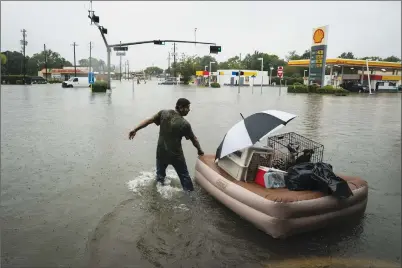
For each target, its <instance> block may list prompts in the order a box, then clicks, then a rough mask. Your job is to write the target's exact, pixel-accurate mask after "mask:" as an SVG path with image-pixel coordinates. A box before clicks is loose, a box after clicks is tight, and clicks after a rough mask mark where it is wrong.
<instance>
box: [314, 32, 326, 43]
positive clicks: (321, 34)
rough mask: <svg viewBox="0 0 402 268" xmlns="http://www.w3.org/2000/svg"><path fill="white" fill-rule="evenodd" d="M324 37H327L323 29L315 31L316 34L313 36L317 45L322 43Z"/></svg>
mask: <svg viewBox="0 0 402 268" xmlns="http://www.w3.org/2000/svg"><path fill="white" fill-rule="evenodd" d="M324 37H325V33H324V31H323V30H322V29H317V30H315V31H314V34H313V41H314V43H315V44H319V43H321V42H322V40H323V39H324Z"/></svg>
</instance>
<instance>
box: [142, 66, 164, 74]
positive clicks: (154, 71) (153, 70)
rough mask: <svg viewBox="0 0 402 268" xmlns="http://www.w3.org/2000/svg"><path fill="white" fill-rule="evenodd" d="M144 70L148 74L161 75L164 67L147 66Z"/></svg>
mask: <svg viewBox="0 0 402 268" xmlns="http://www.w3.org/2000/svg"><path fill="white" fill-rule="evenodd" d="M144 72H145V74H146V75H160V74H162V73H163V69H161V68H159V67H156V66H151V67H147V68H146V69H145V70H144Z"/></svg>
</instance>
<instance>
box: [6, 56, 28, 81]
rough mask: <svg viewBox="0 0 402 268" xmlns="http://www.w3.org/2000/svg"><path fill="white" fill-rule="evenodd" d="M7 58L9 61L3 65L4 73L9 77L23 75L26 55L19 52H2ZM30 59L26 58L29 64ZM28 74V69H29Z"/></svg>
mask: <svg viewBox="0 0 402 268" xmlns="http://www.w3.org/2000/svg"><path fill="white" fill-rule="evenodd" d="M2 54H4V55H5V56H6V58H7V61H6V62H5V64H4V65H2V73H4V74H7V75H18V74H22V65H23V60H24V55H23V54H22V53H20V52H18V51H5V52H2ZM28 59H29V57H25V61H26V62H27V61H28ZM27 73H28V74H29V72H28V69H27Z"/></svg>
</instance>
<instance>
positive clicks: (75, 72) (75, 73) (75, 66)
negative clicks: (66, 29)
mask: <svg viewBox="0 0 402 268" xmlns="http://www.w3.org/2000/svg"><path fill="white" fill-rule="evenodd" d="M72 46H73V47H74V76H75V77H77V64H76V62H75V47H76V46H78V45H77V44H76V43H75V42H74V43H73V44H72Z"/></svg>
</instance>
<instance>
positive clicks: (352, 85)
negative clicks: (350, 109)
mask: <svg viewBox="0 0 402 268" xmlns="http://www.w3.org/2000/svg"><path fill="white" fill-rule="evenodd" d="M340 86H341V87H342V88H343V89H346V90H348V91H350V92H369V88H368V86H363V85H362V84H360V83H356V82H346V83H342V84H340Z"/></svg>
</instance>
